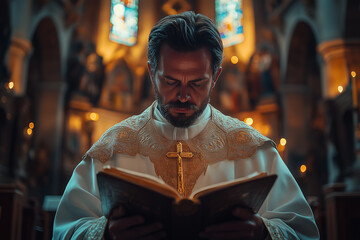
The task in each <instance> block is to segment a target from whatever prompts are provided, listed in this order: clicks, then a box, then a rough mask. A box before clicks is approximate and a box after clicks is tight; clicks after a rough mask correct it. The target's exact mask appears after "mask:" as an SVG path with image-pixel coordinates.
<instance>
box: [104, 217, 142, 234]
mask: <svg viewBox="0 0 360 240" xmlns="http://www.w3.org/2000/svg"><path fill="white" fill-rule="evenodd" d="M142 223H144V218H143V217H142V216H131V217H123V218H119V219H116V220H110V221H109V232H110V234H115V235H116V234H117V233H119V232H121V231H124V230H125V229H128V228H130V227H134V226H136V225H140V224H142Z"/></svg>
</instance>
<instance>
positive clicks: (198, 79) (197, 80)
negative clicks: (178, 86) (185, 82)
mask: <svg viewBox="0 0 360 240" xmlns="http://www.w3.org/2000/svg"><path fill="white" fill-rule="evenodd" d="M164 78H167V79H170V80H174V81H180V80H179V79H176V78H173V77H171V76H168V75H165V76H164ZM207 79H208V78H206V77H201V78H196V79H194V80H190V81H189V82H199V81H202V80H207Z"/></svg>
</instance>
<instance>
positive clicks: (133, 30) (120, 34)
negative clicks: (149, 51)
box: [109, 0, 138, 46]
mask: <svg viewBox="0 0 360 240" xmlns="http://www.w3.org/2000/svg"><path fill="white" fill-rule="evenodd" d="M110 22H111V29H110V36H109V37H110V40H112V41H115V42H118V43H121V44H125V45H128V46H132V45H134V44H135V43H136V38H137V32H138V0H111V15H110Z"/></svg>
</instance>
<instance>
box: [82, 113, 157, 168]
mask: <svg viewBox="0 0 360 240" xmlns="http://www.w3.org/2000/svg"><path fill="white" fill-rule="evenodd" d="M150 119H151V109H150V107H149V108H148V109H146V110H145V111H144V112H143V113H141V114H140V115H135V116H132V117H130V118H127V119H125V120H124V121H122V122H120V123H118V124H116V125H114V126H112V127H111V128H109V129H108V130H106V132H105V133H104V134H103V135H102V136H101V137H100V139H99V140H98V141H97V142H96V143H94V145H93V146H92V147H91V148H90V149H89V150H88V151H87V152H86V154H85V155H84V156H83V159H86V158H88V157H90V158H94V159H97V160H99V161H101V162H103V163H105V162H106V161H108V160H109V159H111V157H112V156H113V155H114V153H126V154H128V155H133V156H134V155H136V153H137V152H138V149H137V148H138V144H137V135H138V132H139V131H140V130H141V129H142V128H143V127H144V126H145V125H146V123H147V122H148V121H149V120H150Z"/></svg>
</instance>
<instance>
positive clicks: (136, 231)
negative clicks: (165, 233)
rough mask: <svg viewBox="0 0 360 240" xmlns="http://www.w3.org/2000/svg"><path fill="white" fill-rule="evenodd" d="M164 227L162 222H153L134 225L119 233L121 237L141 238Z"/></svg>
mask: <svg viewBox="0 0 360 240" xmlns="http://www.w3.org/2000/svg"><path fill="white" fill-rule="evenodd" d="M162 228H163V226H162V224H161V223H152V224H147V225H142V226H138V227H134V228H131V229H128V230H126V231H123V232H121V233H119V234H118V237H119V239H128V238H136V239H137V238H140V237H145V236H147V235H149V234H151V233H155V232H157V231H159V230H161V229H162Z"/></svg>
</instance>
